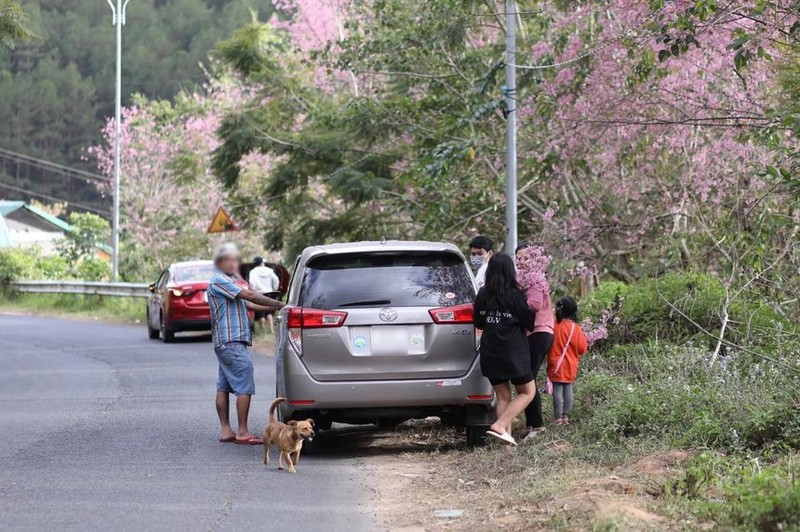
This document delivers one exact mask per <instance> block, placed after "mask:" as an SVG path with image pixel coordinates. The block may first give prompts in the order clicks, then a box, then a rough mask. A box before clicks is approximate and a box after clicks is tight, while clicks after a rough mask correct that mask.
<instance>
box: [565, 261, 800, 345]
mask: <svg viewBox="0 0 800 532" xmlns="http://www.w3.org/2000/svg"><path fill="white" fill-rule="evenodd" d="M617 295H620V296H622V297H623V298H624V299H625V300H624V303H623V305H622V310H621V312H620V314H619V317H620V322H619V324H617V325H615V326H613V327H609V338H608V340H607V341H606V342H603V344H601V345H600V346H598V347H600V348H601V349H606V348H608V346H611V345H614V344H636V343H644V342H647V341H655V340H665V341H667V342H670V343H676V344H680V343H683V342H686V341H689V340H692V339H695V340H696V341H697V342H702V344H704V345H710V344H711V343H712V342H713V339H712V338H710V337H709V336H708V335H706V334H703V333H702V332H701V331H700V330H699V329H698V327H697V325H699V326H700V327H702V328H703V329H705V330H707V331H709V332H711V333H714V334H716V333H717V331H718V330H719V328H720V325H721V318H720V312H721V309H722V305H723V301H724V298H725V291H724V290H723V288H722V285H720V283H719V281H718V280H717V279H716V278H715V277H713V276H711V275H707V274H702V273H670V274H666V275H663V276H661V277H659V278H658V279H647V280H643V281H639V282H637V283H634V284H632V285H625V284H623V283H619V282H611V283H607V284H605V285H601V286H600V288H599V289H598V290H596V291H595V292H593V293H592V294H590V295H589V296H587V297H586V298H584V299H583V300H582V301H581V314H583V315H585V316H597V315H599V314H600V312H601V311H602V309H604V308H607V307H610V306H612V305H613V304H614V298H615V297H616V296H617ZM665 300H666V301H665ZM667 301H668V302H669V303H671V304H672V305H673V306H674V307H675V308H673V307H672V306H670V304H669V303H667ZM676 308H677V309H678V310H675V309H676ZM682 314H683V315H682ZM729 314H730V317H731V323H730V326H729V329H728V337H729V340H731V341H732V342H734V343H741V344H751V345H752V344H759V345H762V344H769V343H770V342H771V339H772V337H773V336H775V332H776V331H780V330H785V331H787V332H792V333H795V334H796V333H797V330H796V326H794V325H792V324H790V323H789V322H788V321H787V320H786V319H785V318H783V317H782V316H780V315H779V314H777V313H776V312H775V311H774V310H772V308H771V307H770V306H769V305H767V304H765V302H764V301H763V300H759V299H758V298H754V299H751V300H742V299H740V300H736V301H734V302H733V303H732V304H731V306H730V308H729ZM684 315H685V317H684ZM693 322H694V323H693ZM695 323H696V324H697V325H695Z"/></svg>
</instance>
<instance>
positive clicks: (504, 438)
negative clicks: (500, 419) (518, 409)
mask: <svg viewBox="0 0 800 532" xmlns="http://www.w3.org/2000/svg"><path fill="white" fill-rule="evenodd" d="M486 434H487V435H488V436H491V437H492V438H495V439H497V440H500V441H501V442H503V443H505V444H507V445H513V446H516V445H517V442H516V441H515V440H514V437H513V436H511V434H509V433H508V432H504V433H502V434H500V433H499V432H495V431H493V430H487V431H486Z"/></svg>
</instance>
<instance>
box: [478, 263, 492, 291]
mask: <svg viewBox="0 0 800 532" xmlns="http://www.w3.org/2000/svg"><path fill="white" fill-rule="evenodd" d="M488 267H489V260H488V259H487V260H486V261H484V263H483V264H481V267H480V268H478V272H477V273H476V274H475V284H476V285H478V290H480V289H481V288H483V285H485V284H486V268H488Z"/></svg>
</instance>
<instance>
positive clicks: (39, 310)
mask: <svg viewBox="0 0 800 532" xmlns="http://www.w3.org/2000/svg"><path fill="white" fill-rule="evenodd" d="M0 312H12V313H22V314H25V313H30V314H44V315H50V316H73V317H78V318H89V319H96V320H103V321H116V322H124V323H141V322H143V321H144V318H145V300H144V299H142V298H130V297H112V296H84V295H79V294H9V293H3V292H0Z"/></svg>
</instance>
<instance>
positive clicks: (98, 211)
mask: <svg viewBox="0 0 800 532" xmlns="http://www.w3.org/2000/svg"><path fill="white" fill-rule="evenodd" d="M0 188H5V189H7V190H12V191H14V192H18V193H20V194H26V195H28V196H34V197H37V198H39V199H43V200H47V201H54V202H64V203H66V204H67V205H68V206H71V207H76V208H78V209H80V210H82V211H89V212H93V213H95V214H99V215H101V216H109V215H110V214H111V213H110V212H109V211H104V210H101V209H97V208H95V207H90V206H89V205H85V204H83V203H76V202H73V201H69V200H67V199H64V198H57V197H55V196H48V195H47V194H42V193H40V192H34V191H32V190H28V189H26V188H22V187H15V186H13V185H7V184H5V183H0Z"/></svg>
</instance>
